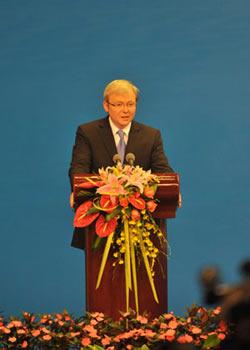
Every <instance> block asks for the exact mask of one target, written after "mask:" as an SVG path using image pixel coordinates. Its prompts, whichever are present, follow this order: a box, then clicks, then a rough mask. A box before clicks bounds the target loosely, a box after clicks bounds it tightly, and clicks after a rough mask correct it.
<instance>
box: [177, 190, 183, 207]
mask: <svg viewBox="0 0 250 350" xmlns="http://www.w3.org/2000/svg"><path fill="white" fill-rule="evenodd" d="M181 207H182V196H181V192H180V193H179V198H178V208H181Z"/></svg>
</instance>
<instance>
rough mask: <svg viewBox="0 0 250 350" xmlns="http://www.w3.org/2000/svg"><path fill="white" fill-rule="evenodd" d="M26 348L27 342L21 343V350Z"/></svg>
mask: <svg viewBox="0 0 250 350" xmlns="http://www.w3.org/2000/svg"><path fill="white" fill-rule="evenodd" d="M27 346H28V342H27V341H26V340H24V341H23V343H22V349H26V348H27Z"/></svg>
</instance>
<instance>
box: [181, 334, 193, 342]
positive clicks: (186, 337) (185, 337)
mask: <svg viewBox="0 0 250 350" xmlns="http://www.w3.org/2000/svg"><path fill="white" fill-rule="evenodd" d="M177 341H178V343H180V344H185V343H192V341H193V337H191V335H188V334H184V335H181V336H179V337H178V338H177Z"/></svg>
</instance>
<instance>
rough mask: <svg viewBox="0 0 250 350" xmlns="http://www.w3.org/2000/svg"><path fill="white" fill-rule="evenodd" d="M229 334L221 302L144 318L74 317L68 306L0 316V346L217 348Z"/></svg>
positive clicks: (39, 348)
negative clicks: (181, 345)
mask: <svg viewBox="0 0 250 350" xmlns="http://www.w3.org/2000/svg"><path fill="white" fill-rule="evenodd" d="M227 335H228V328H227V326H226V323H225V322H224V320H223V319H222V317H221V308H220V307H217V308H215V309H212V310H207V309H205V308H204V307H200V306H196V305H194V306H192V307H191V308H190V309H188V311H187V315H186V316H185V317H179V316H175V315H174V314H173V313H168V314H163V315H161V316H159V317H158V318H155V319H153V320H149V319H148V318H147V316H146V315H140V316H136V313H135V312H134V311H131V312H130V313H124V314H122V315H121V318H120V319H119V321H116V322H115V321H113V320H112V319H110V318H107V317H105V316H104V315H103V314H102V313H98V312H95V313H92V314H88V313H87V314H86V315H85V316H82V317H80V318H74V317H73V316H71V315H70V314H69V313H68V312H67V311H64V312H63V313H60V314H59V313H57V314H42V315H35V314H31V313H28V312H24V313H23V314H22V316H21V317H14V316H11V317H9V318H6V319H5V318H4V317H3V316H0V349H1V350H3V349H4V350H5V349H25V348H26V349H32V350H45V349H46V350H48V349H65V350H66V349H67V350H69V349H72V350H77V349H79V350H91V349H92V350H104V349H105V350H115V349H123V350H124V349H128V350H132V349H137V350H139V349H141V350H148V349H157V348H158V347H159V346H160V345H162V343H164V342H178V343H190V344H193V345H194V346H195V347H196V348H197V349H216V348H217V347H218V345H219V344H220V343H221V341H223V340H224V339H225V338H226V337H227Z"/></svg>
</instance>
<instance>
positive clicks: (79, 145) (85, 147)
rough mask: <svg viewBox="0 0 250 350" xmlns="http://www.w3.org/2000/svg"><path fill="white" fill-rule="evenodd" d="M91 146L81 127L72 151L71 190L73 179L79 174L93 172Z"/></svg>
mask: <svg viewBox="0 0 250 350" xmlns="http://www.w3.org/2000/svg"><path fill="white" fill-rule="evenodd" d="M91 154H92V152H91V146H90V143H89V141H88V138H87V137H86V135H85V133H84V131H83V130H82V128H81V127H78V129H77V132H76V138H75V144H74V146H73V151H72V160H71V164H70V168H69V177H70V182H71V188H72V187H73V177H74V175H75V174H79V173H90V172H91V163H92V156H91Z"/></svg>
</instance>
